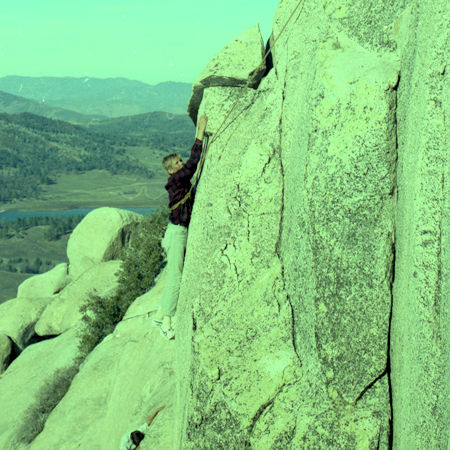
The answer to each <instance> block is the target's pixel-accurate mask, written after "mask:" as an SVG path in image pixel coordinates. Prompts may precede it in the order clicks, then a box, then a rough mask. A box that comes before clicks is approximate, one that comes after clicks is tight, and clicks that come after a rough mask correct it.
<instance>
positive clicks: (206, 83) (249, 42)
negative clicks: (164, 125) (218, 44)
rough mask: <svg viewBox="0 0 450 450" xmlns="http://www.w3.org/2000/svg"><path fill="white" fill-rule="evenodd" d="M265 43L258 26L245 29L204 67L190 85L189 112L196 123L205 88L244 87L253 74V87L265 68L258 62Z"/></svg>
mask: <svg viewBox="0 0 450 450" xmlns="http://www.w3.org/2000/svg"><path fill="white" fill-rule="evenodd" d="M263 57H264V42H263V39H262V36H261V32H260V30H259V26H258V25H255V26H254V27H252V28H249V29H248V30H246V31H244V32H243V33H242V34H240V35H239V36H238V37H237V38H236V39H234V40H233V41H232V42H230V43H229V44H227V45H226V46H225V47H224V48H223V49H222V50H221V51H220V52H219V53H218V54H217V55H215V56H214V57H213V58H212V59H211V61H210V62H209V63H208V65H207V66H206V67H205V68H204V69H203V71H202V72H201V74H200V75H199V76H198V77H197V79H196V80H195V81H194V83H193V85H192V95H191V98H190V100H189V104H188V114H189V116H190V117H191V119H192V121H193V122H194V123H195V124H196V123H197V113H198V108H199V105H200V103H201V101H202V98H203V92H204V90H205V88H210V87H214V86H245V85H246V84H247V81H248V79H249V77H250V76H251V77H252V80H253V83H251V85H252V86H255V85H257V84H258V83H259V81H260V79H261V78H262V76H263V74H264V71H265V69H266V66H265V64H263V65H260V63H261V60H262V58H263Z"/></svg>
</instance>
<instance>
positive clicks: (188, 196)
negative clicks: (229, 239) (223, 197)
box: [170, 0, 303, 211]
mask: <svg viewBox="0 0 450 450" xmlns="http://www.w3.org/2000/svg"><path fill="white" fill-rule="evenodd" d="M302 1H303V0H299V2H298V3H297V6H296V7H295V8H294V10H293V11H292V13H291V15H290V16H289V19H288V20H287V21H286V23H285V24H284V26H283V28H282V29H281V31H280V33H279V34H278V36H277V38H276V39H275V40H274V42H273V44H272V45H271V46H270V48H269V50H268V51H267V52H266V54H265V55H264V58H263V59H262V61H261V62H260V63H259V66H258V67H257V68H256V69H255V70H254V71H253V72H251V73H253V74H256V73H257V72H258V68H260V67H261V66H262V65H263V64H264V62H265V61H266V58H267V57H268V56H269V53H270V52H271V51H272V46H273V47H275V44H276V42H277V41H278V39H279V38H280V36H281V35H282V34H283V31H284V29H285V28H286V26H287V24H288V23H289V21H290V20H291V18H292V16H293V15H294V13H295V11H297V8H298V7H299V6H300V4H301V3H302ZM302 10H303V7H302ZM302 10H300V13H301V12H302ZM300 13H299V14H300ZM253 81H254V77H253V76H250V77H249V79H248V80H247V83H246V84H245V86H242V88H241V91H240V92H239V94H238V96H237V98H236V101H235V102H234V104H233V106H232V107H231V109H230V111H229V112H228V114H227V115H226V116H225V119H223V121H222V123H221V124H220V127H219V128H218V129H217V131H216V133H215V134H214V136H213V138H212V139H211V142H210V143H209V146H211V144H212V143H213V142H214V141H215V140H216V139H217V136H218V135H219V131H220V129H221V128H222V126H223V124H224V123H225V121H226V120H227V119H228V117H229V116H230V114H231V112H232V111H233V109H234V108H235V106H236V105H237V103H238V101H239V99H240V98H241V94H242V93H243V91H244V89H245V88H247V87H248V86H249V85H250V84H251V83H253ZM205 136H206V143H205V147H204V151H202V156H201V158H200V162H199V165H198V167H197V170H196V172H195V174H194V181H193V184H192V185H191V187H190V189H189V192H188V193H187V194H186V195H185V196H184V197H183V198H182V199H181V200H180V201H179V202H178V203H176V204H175V205H173V206H172V207H171V208H170V209H171V211H173V210H174V209H176V208H178V206H180V205H181V204H182V203H185V202H186V201H187V200H188V199H189V198H191V192H192V188H193V187H194V185H196V183H197V180H198V179H199V178H200V173H201V171H202V167H203V163H204V161H205V158H206V151H207V149H208V138H209V135H208V134H205Z"/></svg>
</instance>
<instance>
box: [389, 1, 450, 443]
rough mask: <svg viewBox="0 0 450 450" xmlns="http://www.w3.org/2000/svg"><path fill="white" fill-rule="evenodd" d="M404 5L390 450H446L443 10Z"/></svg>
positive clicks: (397, 29)
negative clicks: (419, 449) (392, 431)
mask: <svg viewBox="0 0 450 450" xmlns="http://www.w3.org/2000/svg"><path fill="white" fill-rule="evenodd" d="M411 3H412V4H411V5H410V6H409V7H408V8H406V9H405V10H404V11H403V12H402V14H401V16H399V17H398V19H397V20H396V21H395V22H394V23H393V25H392V29H393V32H394V33H395V36H396V38H397V40H398V42H399V46H401V48H402V50H403V51H402V52H401V55H402V56H401V67H402V76H401V80H400V83H399V86H398V92H397V138H398V162H397V192H398V196H397V207H396V214H395V216H396V239H395V282H394V285H393V303H392V326H391V345H390V355H391V360H390V361H391V382H392V400H393V416H394V424H393V429H394V447H395V448H398V449H404V448H405V449H406V448H408V449H409V448H429V449H445V448H448V439H449V434H448V433H449V423H448V398H449V392H448V389H449V383H448V368H449V352H448V337H449V336H450V330H449V324H450V320H449V311H450V305H449V295H448V293H449V292H450V287H449V273H450V267H449V262H450V258H449V255H448V249H449V230H450V226H449V213H448V211H449V208H448V150H447V148H446V147H447V146H448V144H447V145H446V143H447V142H448V105H449V104H450V102H449V95H448V91H449V90H448V74H447V71H446V59H445V54H446V49H448V19H447V20H446V13H445V11H446V10H447V11H448V4H447V2H444V1H436V2H431V1H427V2H417V3H416V2H411ZM447 53H448V50H447ZM445 105H447V108H446V107H445ZM446 115H447V117H446ZM446 418H447V419H446Z"/></svg>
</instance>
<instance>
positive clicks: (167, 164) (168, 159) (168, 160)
mask: <svg viewBox="0 0 450 450" xmlns="http://www.w3.org/2000/svg"><path fill="white" fill-rule="evenodd" d="M178 158H181V156H180V155H177V154H176V153H172V154H170V155H167V156H165V157H164V159H163V160H162V165H163V167H164V169H166V170H167V171H168V170H169V169H170V168H171V167H172V164H173V163H174V162H175V160H177V159H178Z"/></svg>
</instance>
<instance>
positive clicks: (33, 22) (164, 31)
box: [0, 0, 279, 84]
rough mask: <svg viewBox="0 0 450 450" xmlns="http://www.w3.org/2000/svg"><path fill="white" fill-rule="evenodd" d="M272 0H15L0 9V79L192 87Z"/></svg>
mask: <svg viewBox="0 0 450 450" xmlns="http://www.w3.org/2000/svg"><path fill="white" fill-rule="evenodd" d="M278 1H279V0H244V1H242V0H209V1H206V0H197V1H187V0H39V1H38V0H17V1H6V0H4V1H2V5H1V8H0V77H3V76H5V75H22V76H56V77H61V76H73V77H84V76H89V77H92V78H108V77H125V78H129V79H133V80H139V81H144V82H146V83H149V84H157V83H160V82H162V81H183V82H187V83H192V82H193V81H194V80H195V78H197V76H198V75H199V74H200V72H201V71H202V70H203V68H204V67H205V66H206V64H207V63H208V62H209V60H210V59H211V58H212V57H213V56H214V55H215V54H216V53H217V52H219V51H220V50H221V49H222V48H223V47H224V46H225V45H226V44H228V43H229V42H230V41H232V40H233V39H234V38H235V37H237V36H238V35H239V34H240V33H242V32H243V31H245V30H246V29H248V28H250V27H252V26H254V25H256V24H257V23H259V26H260V29H261V33H262V36H263V39H264V42H266V41H267V39H268V38H269V36H270V33H271V30H272V20H273V16H274V13H275V10H276V8H277V5H278Z"/></svg>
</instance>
